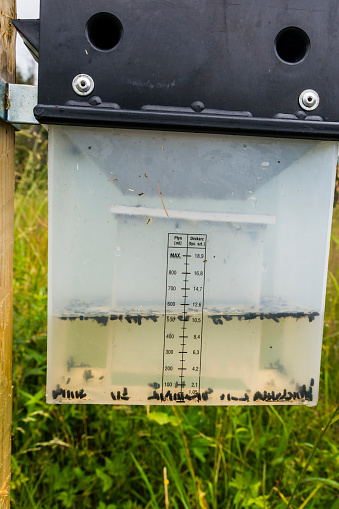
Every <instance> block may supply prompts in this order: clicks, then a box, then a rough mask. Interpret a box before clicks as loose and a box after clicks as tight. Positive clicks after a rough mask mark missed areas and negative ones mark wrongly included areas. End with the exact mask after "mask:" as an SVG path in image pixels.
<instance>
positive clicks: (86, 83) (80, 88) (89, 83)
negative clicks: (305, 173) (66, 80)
mask: <svg viewBox="0 0 339 509" xmlns="http://www.w3.org/2000/svg"><path fill="white" fill-rule="evenodd" d="M72 87H73V90H74V92H75V93H76V94H78V95H81V96H86V95H90V94H91V93H92V92H93V90H94V81H93V78H91V77H90V76H88V74H78V75H77V76H75V78H74V79H73V82H72Z"/></svg>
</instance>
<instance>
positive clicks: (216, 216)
mask: <svg viewBox="0 0 339 509" xmlns="http://www.w3.org/2000/svg"><path fill="white" fill-rule="evenodd" d="M110 210H111V212H112V213H113V214H121V215H129V216H147V217H160V218H163V219H166V218H167V216H166V212H165V210H164V209H159V208H157V209H155V208H150V207H128V206H126V205H112V206H111V209H110ZM167 213H168V217H169V218H170V219H189V220H190V221H216V222H219V223H251V224H275V222H276V217H275V216H264V215H255V214H224V213H223V212H197V211H190V210H171V209H169V210H167Z"/></svg>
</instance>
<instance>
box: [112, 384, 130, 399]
mask: <svg viewBox="0 0 339 509" xmlns="http://www.w3.org/2000/svg"><path fill="white" fill-rule="evenodd" d="M111 398H112V399H113V401H120V400H123V401H128V400H129V398H130V397H129V396H128V390H127V387H124V390H123V393H122V394H121V391H117V393H116V394H115V393H114V392H111Z"/></svg>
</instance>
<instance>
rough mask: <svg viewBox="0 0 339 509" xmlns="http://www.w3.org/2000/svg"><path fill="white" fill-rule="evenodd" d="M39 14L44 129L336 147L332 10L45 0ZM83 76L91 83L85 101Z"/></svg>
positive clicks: (284, 4) (335, 6)
mask: <svg viewBox="0 0 339 509" xmlns="http://www.w3.org/2000/svg"><path fill="white" fill-rule="evenodd" d="M40 12H41V18H40V49H39V105H38V106H37V107H36V109H35V115H36V117H37V119H38V120H39V121H40V122H42V123H46V124H49V123H51V124H52V123H57V124H73V125H78V124H80V125H90V126H124V127H138V128H158V129H178V130H193V131H200V130H202V131H211V132H232V133H247V134H260V135H269V136H289V137H304V138H310V137H312V138H321V139H339V65H338V55H339V2H338V1H337V0H321V2H320V1H319V0H255V1H252V0H72V1H70V0H41V9H40ZM78 74H88V75H89V76H91V77H92V78H93V80H94V83H95V88H94V90H93V92H92V93H91V95H89V96H88V97H81V96H79V95H77V94H76V93H75V92H74V90H73V88H72V81H73V78H74V77H75V76H76V75H78ZM307 89H312V90H314V91H316V92H317V93H318V94H319V97H320V103H319V106H318V107H317V108H316V109H315V110H313V111H305V110H303V108H301V106H300V104H299V96H300V94H301V93H302V92H303V91H304V90H307Z"/></svg>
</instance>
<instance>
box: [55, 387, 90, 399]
mask: <svg viewBox="0 0 339 509" xmlns="http://www.w3.org/2000/svg"><path fill="white" fill-rule="evenodd" d="M59 396H61V397H62V398H64V399H84V398H86V396H87V394H86V393H85V391H84V389H81V390H80V391H69V390H65V389H62V388H61V387H60V385H58V386H57V388H56V389H55V390H54V391H52V398H53V399H57V398H58V397H59Z"/></svg>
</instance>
